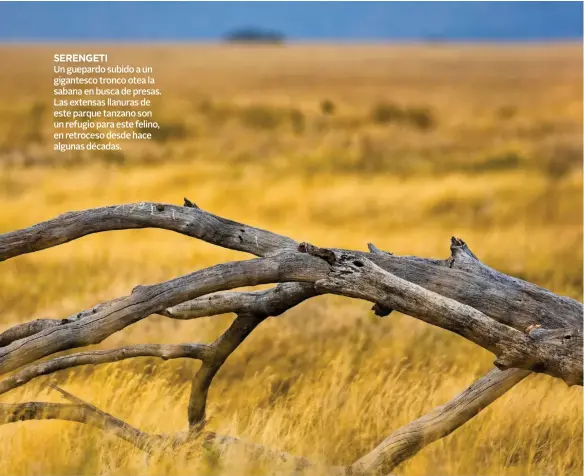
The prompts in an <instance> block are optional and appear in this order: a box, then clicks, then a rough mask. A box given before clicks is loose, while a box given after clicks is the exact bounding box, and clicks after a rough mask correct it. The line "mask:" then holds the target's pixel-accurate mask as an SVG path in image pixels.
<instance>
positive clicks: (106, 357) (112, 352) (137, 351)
mask: <svg viewBox="0 0 584 476" xmlns="http://www.w3.org/2000/svg"><path fill="white" fill-rule="evenodd" d="M212 356H213V349H212V348H211V347H210V346H208V345H203V344H174V345H172V344H137V345H129V346H126V347H120V348H116V349H107V350H94V351H91V352H79V353H76V354H70V355H65V356H63V357H56V358H54V359H50V360H45V361H43V362H39V363H34V364H31V365H28V366H26V367H24V368H23V369H22V370H20V371H19V372H17V373H15V374H14V375H11V376H10V377H7V378H6V379H4V380H2V381H1V382H0V395H2V394H4V393H6V392H8V391H10V390H13V389H15V388H18V387H20V386H22V385H24V384H26V383H28V382H30V381H31V380H33V379H35V378H37V377H41V376H43V375H49V374H52V373H54V372H58V371H60V370H65V369H70V368H73V367H79V366H82V365H98V364H107V363H112V362H119V361H121V360H125V359H133V358H136V357H158V358H160V359H162V360H171V359H198V360H203V361H204V360H208V359H211V357H212Z"/></svg>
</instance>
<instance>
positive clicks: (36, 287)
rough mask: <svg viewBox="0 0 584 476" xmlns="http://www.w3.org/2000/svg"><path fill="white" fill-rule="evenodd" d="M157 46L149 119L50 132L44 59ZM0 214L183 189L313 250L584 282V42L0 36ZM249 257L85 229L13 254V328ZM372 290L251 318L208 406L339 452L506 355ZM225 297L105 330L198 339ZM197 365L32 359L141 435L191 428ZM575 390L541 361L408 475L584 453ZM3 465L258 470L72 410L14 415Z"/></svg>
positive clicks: (212, 417) (61, 471)
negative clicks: (249, 42) (81, 134)
mask: <svg viewBox="0 0 584 476" xmlns="http://www.w3.org/2000/svg"><path fill="white" fill-rule="evenodd" d="M73 49H75V50H79V51H83V52H84V51H88V52H100V53H102V52H105V53H108V54H109V55H110V62H112V63H114V64H115V63H117V64H126V63H127V64H133V65H144V66H152V67H153V68H154V74H153V75H154V76H155V77H156V79H157V81H158V86H159V87H160V88H161V89H162V91H163V96H162V97H161V99H159V100H157V101H156V102H155V105H154V116H155V118H156V119H157V120H158V121H159V122H160V124H161V129H160V131H158V132H155V133H154V136H155V138H154V140H153V141H151V142H148V143H145V142H141V143H130V142H128V143H125V144H124V149H123V150H122V151H120V152H109V153H81V152H77V153H74V152H65V153H61V152H55V151H53V139H52V135H53V129H52V115H51V114H52V89H53V85H52V77H53V73H52V67H53V63H52V55H53V54H54V53H56V52H63V51H66V52H68V51H72V50H73ZM0 65H2V66H1V67H0V85H1V87H0V200H1V206H0V233H2V232H7V231H11V230H15V229H18V228H22V227H26V226H30V225H33V224H35V223H37V222H39V221H43V220H46V219H49V218H52V217H55V216H57V215H59V214H61V213H64V212H66V211H71V210H81V209H86V208H92V207H98V206H105V205H112V204H120V203H129V202H140V201H154V202H166V203H174V204H181V203H182V200H183V197H185V196H186V197H188V198H189V199H191V200H192V201H194V202H196V203H197V205H198V206H200V207H201V208H203V209H205V210H207V211H210V212H212V213H215V214H217V215H220V216H224V217H227V218H231V219H234V220H237V221H240V222H244V223H247V224H250V225H254V226H258V227H261V228H267V229H270V230H272V231H275V232H277V233H281V234H285V235H288V236H291V237H293V238H295V239H296V240H298V241H308V242H311V243H314V244H317V245H320V246H334V247H344V248H353V249H365V247H366V243H367V242H373V243H375V245H376V246H377V247H379V248H381V249H384V250H387V251H391V252H393V253H395V254H399V255H417V256H423V257H434V258H446V257H447V256H448V254H449V249H448V248H449V240H450V237H451V236H453V235H454V236H457V237H461V238H462V239H464V240H465V241H466V242H467V243H468V245H469V247H470V248H471V249H472V251H473V252H474V253H475V254H476V255H477V256H478V257H479V258H480V259H481V260H482V261H483V262H485V263H486V264H488V265H489V266H492V267H494V268H496V269H498V270H500V271H502V272H505V273H508V274H510V275H513V276H516V277H519V278H521V279H525V280H528V281H532V282H534V283H536V284H538V285H540V286H543V287H546V288H548V289H550V290H552V291H554V292H556V293H558V294H562V295H568V296H571V297H574V298H576V299H578V300H582V127H583V124H582V49H581V46H579V45H571V44H554V45H543V44H542V45H539V44H531V45H514V46H509V45H498V46H490V45H481V46H477V45H447V44H427V45H401V46H382V45H377V46H356V45H342V46H332V45H330V46H326V45H318V46H317V45H297V46H290V45H280V46H238V45H194V46H189V45H136V46H123V47H119V46H116V47H114V46H112V45H80V46H78V47H76V48H72V46H71V45H50V46H35V45H4V46H0ZM239 259H247V256H246V255H243V254H241V253H236V252H233V251H229V250H224V249H221V248H217V247H213V246H211V245H209V244H206V243H202V242H198V241H196V240H194V239H191V238H188V237H185V236H181V235H178V234H174V233H172V232H168V231H162V230H132V231H117V232H108V233H103V234H97V235H92V236H88V237H85V238H82V239H80V240H77V241H74V242H71V243H69V244H66V245H62V246H59V247H56V248H52V249H49V250H45V251H42V252H38V253H34V254H29V255H24V256H21V257H18V258H14V259H11V260H8V261H6V262H3V263H0V309H1V314H0V330H4V329H6V328H8V327H10V326H12V325H14V324H16V323H18V322H23V321H27V320H31V319H33V318H39V317H51V318H60V317H66V316H69V315H71V314H74V313H75V312H78V311H81V310H83V309H86V308H89V307H91V306H92V305H94V304H97V303H98V302H102V301H105V300H108V299H112V298H115V297H118V296H123V295H127V294H129V293H130V291H131V290H132V288H133V287H135V286H136V285H138V284H153V283H157V282H160V281H165V280H168V279H171V278H173V277H176V276H179V275H182V274H186V273H189V272H191V271H193V270H196V269H200V268H203V267H206V266H210V265H213V264H216V263H219V262H225V261H230V260H239ZM370 307H371V306H370V305H369V304H368V303H363V302H358V301H351V300H348V299H344V298H334V297H318V298H315V299H312V300H309V301H307V302H305V303H303V304H301V305H300V306H298V307H297V308H295V309H293V310H291V311H289V312H287V313H286V314H284V315H283V316H280V317H277V318H270V319H268V320H266V321H265V322H263V323H262V324H261V325H260V326H259V327H258V328H257V329H256V330H255V331H254V332H253V333H252V334H251V335H250V336H249V337H248V338H247V340H246V341H245V342H244V343H243V344H242V345H241V346H240V347H239V349H238V350H237V351H236V352H235V353H234V354H233V355H231V357H230V358H229V359H228V361H227V362H226V363H225V365H224V366H223V368H222V369H221V371H220V372H219V374H218V375H217V377H216V379H215V381H214V383H213V385H212V386H211V389H210V393H209V404H208V417H209V423H208V426H209V428H210V429H212V430H215V431H217V432H221V433H224V434H229V435H233V436H238V437H241V438H242V439H244V440H247V441H252V442H256V443H260V444H263V445H266V446H269V447H276V448H280V449H283V450H286V451H288V452H290V453H294V454H298V455H304V456H307V457H309V458H312V459H315V460H317V461H318V460H320V461H326V462H328V463H333V464H348V463H350V462H352V461H354V460H355V459H356V458H358V457H359V456H360V455H362V454H364V453H365V452H368V451H370V450H371V449H372V448H373V447H374V446H375V445H377V444H378V443H379V442H380V441H381V440H382V439H383V438H384V437H385V436H387V435H388V434H390V433H391V432H392V431H393V430H395V429H397V428H398V427H400V426H401V425H403V424H405V423H407V422H409V421H411V420H413V419H415V418H417V417H419V416H421V415H423V414H424V413H426V412H428V411H429V410H431V409H432V408H434V407H436V406H438V405H440V404H442V403H444V402H446V401H447V400H449V399H450V398H452V397H453V396H454V395H456V394H457V393H459V392H460V391H462V390H463V389H464V388H466V387H467V386H468V385H470V384H471V383H472V382H473V381H474V380H476V379H477V378H478V377H480V376H481V375H483V374H485V373H486V372H487V371H488V370H489V369H490V368H491V367H492V363H493V360H494V357H493V356H492V355H491V354H489V353H488V352H486V351H484V350H483V349H480V348H478V347H477V346H475V345H473V344H472V343H470V342H467V341H465V340H464V339H462V338H460V337H458V336H456V335H453V334H450V333H448V332H446V331H443V330H440V329H437V328H433V327H431V326H429V325H427V324H425V323H423V322H420V321H416V320H415V319H413V318H411V317H408V316H403V315H399V314H396V313H392V314H391V315H390V316H389V317H387V318H384V319H380V318H378V317H375V316H374V315H373V313H372V312H371V310H370ZM232 319H233V316H231V315H226V316H218V317H208V318H202V319H196V320H192V321H176V320H171V319H168V318H165V317H161V316H150V317H149V318H147V319H145V320H143V321H140V322H138V323H136V324H134V325H133V326H131V327H129V328H126V329H124V330H123V331H121V332H119V333H117V334H114V335H113V336H111V337H109V338H107V339H106V340H105V341H103V342H102V343H101V344H100V345H98V346H95V348H113V347H118V346H120V345H126V344H132V343H150V342H152V343H181V342H202V343H207V342H210V341H212V340H213V339H214V338H216V337H217V336H218V335H219V334H220V333H221V332H223V330H225V328H226V327H227V326H228V325H229V323H230V322H231V320H232ZM198 367H199V363H198V362H197V361H190V360H175V361H167V362H163V361H161V360H159V359H155V358H138V359H130V360H126V361H123V362H119V363H115V364H107V365H101V366H95V367H78V368H75V369H72V370H69V371H62V372H59V373H56V374H53V375H50V376H46V377H41V378H38V379H36V380H34V381H32V382H30V383H29V384H27V385H26V386H23V387H21V388H19V389H16V390H13V391H11V392H9V393H6V394H5V395H2V396H1V397H0V401H2V402H23V401H29V400H42V401H55V402H62V401H63V400H62V399H61V397H60V395H59V394H58V393H56V392H55V391H53V390H51V389H50V388H48V387H47V385H46V384H47V383H49V382H55V383H58V384H59V385H60V386H62V387H63V388H65V389H66V390H68V391H70V392H71V393H73V394H75V395H77V396H79V397H81V398H83V399H85V400H87V401H89V402H91V403H92V404H94V405H96V406H98V407H99V408H101V409H103V410H105V411H107V412H109V413H111V414H113V415H115V416H116V417H119V418H121V419H123V420H125V421H127V422H129V423H131V424H132V425H134V426H137V427H139V428H141V429H143V430H145V431H149V432H157V433H170V432H174V431H180V430H184V429H186V427H187V415H186V405H187V400H188V393H189V390H190V381H191V378H192V377H193V375H194V373H195V372H196V370H197V368H198ZM582 411H583V408H582V388H580V387H570V388H569V387H567V386H566V385H565V384H564V383H563V382H562V381H559V380H556V379H552V378H550V377H547V376H544V375H531V376H530V377H528V378H527V379H526V380H524V381H523V382H521V383H520V384H519V385H517V386H516V387H515V388H513V389H512V390H511V391H509V392H508V393H507V394H506V395H505V396H503V397H502V398H500V399H499V400H497V401H496V402H495V403H493V404H492V405H491V406H490V407H489V408H487V409H486V410H484V411H483V412H481V413H480V414H479V415H478V416H477V417H475V418H474V419H472V420H471V421H470V422H469V423H467V424H466V425H464V426H463V427H461V428H460V429H458V430H457V431H456V432H454V433H453V434H452V435H450V436H448V437H446V438H444V439H442V440H439V441H438V442H436V443H433V444H431V445H430V446H428V447H426V448H425V449H423V450H422V451H421V452H420V453H419V454H418V455H417V456H415V457H414V458H413V459H411V460H410V461H409V462H407V463H405V464H402V465H401V466H400V467H398V468H397V469H396V470H395V474H398V475H408V476H414V475H506V476H510V475H527V474H529V475H567V474H570V475H577V474H582V463H583V461H582V452H583V448H582V425H583V421H582ZM0 439H1V441H2V445H0V474H5V475H15V476H16V475H22V476H24V475H40V474H42V475H94V474H100V475H112V476H113V475H128V474H140V475H142V474H144V475H162V474H168V475H185V474H201V475H215V474H217V475H219V474H227V475H234V474H259V473H260V472H262V471H263V474H270V470H269V468H258V466H257V465H256V463H255V462H254V461H253V460H251V459H247V458H246V457H245V456H244V455H241V454H233V455H226V457H225V458H217V457H216V455H214V454H211V453H208V452H204V451H201V453H200V455H195V457H194V458H190V459H187V458H185V457H183V456H182V455H181V454H165V455H161V456H156V457H152V458H146V457H145V456H144V454H143V453H141V452H140V451H139V450H137V449H135V448H134V447H133V446H131V445H129V444H128V443H126V442H124V441H122V440H119V439H116V438H115V437H114V436H110V435H108V434H105V433H103V432H101V431H99V430H97V429H93V428H91V427H89V426H86V425H80V424H77V423H69V422H59V421H29V422H21V423H13V424H9V425H3V426H1V427H0Z"/></svg>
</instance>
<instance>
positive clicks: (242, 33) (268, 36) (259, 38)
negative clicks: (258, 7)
mask: <svg viewBox="0 0 584 476" xmlns="http://www.w3.org/2000/svg"><path fill="white" fill-rule="evenodd" d="M223 38H224V40H225V41H226V42H227V43H262V44H282V43H284V40H285V37H284V34H283V33H280V32H278V31H275V30H265V29H262V28H257V27H244V28H240V29H237V30H233V31H231V32H228V33H227V34H226V35H224V37H223Z"/></svg>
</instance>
